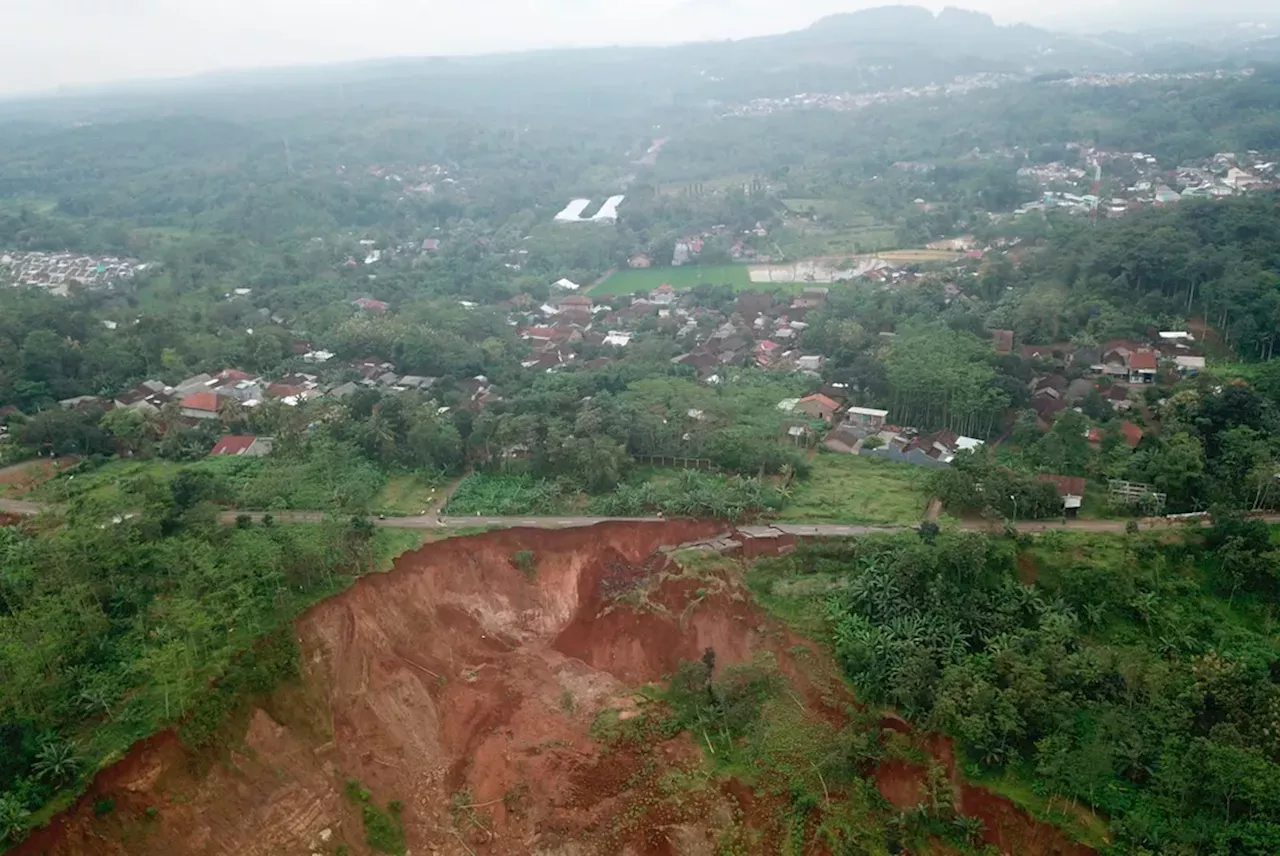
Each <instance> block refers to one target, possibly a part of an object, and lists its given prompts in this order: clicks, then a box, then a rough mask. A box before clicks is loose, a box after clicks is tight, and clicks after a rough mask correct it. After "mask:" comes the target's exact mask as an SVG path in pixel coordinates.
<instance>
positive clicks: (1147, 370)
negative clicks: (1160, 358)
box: [1129, 351, 1158, 383]
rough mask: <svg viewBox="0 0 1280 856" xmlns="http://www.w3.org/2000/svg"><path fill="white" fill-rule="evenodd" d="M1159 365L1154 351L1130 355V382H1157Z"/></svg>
mask: <svg viewBox="0 0 1280 856" xmlns="http://www.w3.org/2000/svg"><path fill="white" fill-rule="evenodd" d="M1157 370H1158V366H1157V363H1156V354H1155V352H1154V351H1138V352H1137V353H1133V354H1130V355H1129V383H1155V381H1156V372H1157Z"/></svg>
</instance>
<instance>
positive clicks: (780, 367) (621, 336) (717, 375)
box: [506, 281, 829, 384]
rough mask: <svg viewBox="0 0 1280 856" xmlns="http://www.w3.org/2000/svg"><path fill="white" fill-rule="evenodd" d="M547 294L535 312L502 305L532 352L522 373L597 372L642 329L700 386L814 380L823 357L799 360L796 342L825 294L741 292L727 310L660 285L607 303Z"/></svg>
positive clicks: (570, 293) (817, 290)
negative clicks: (668, 346)
mask: <svg viewBox="0 0 1280 856" xmlns="http://www.w3.org/2000/svg"><path fill="white" fill-rule="evenodd" d="M562 282H563V281H562ZM553 291H554V292H557V293H556V294H554V295H553V296H552V297H551V298H550V300H548V301H547V302H546V303H544V304H542V305H541V306H538V307H533V306H532V304H531V301H529V300H528V299H527V298H523V299H520V298H518V299H515V300H512V301H508V302H507V303H506V305H507V306H508V308H510V309H512V316H511V322H512V323H513V324H514V325H516V327H517V333H518V335H519V337H520V338H521V339H522V340H523V341H525V342H526V343H528V345H529V347H530V351H529V354H528V356H527V357H526V359H525V360H524V362H523V365H524V367H525V368H527V369H531V370H534V371H557V370H559V369H561V368H564V367H567V366H570V365H585V366H587V367H594V366H597V365H603V364H605V363H608V362H609V361H610V360H611V359H613V358H614V357H615V356H616V351H615V349H621V348H626V347H628V346H629V345H630V344H631V342H632V340H633V339H634V338H635V336H636V334H637V332H638V330H640V329H641V328H642V327H643V329H646V330H652V331H655V332H658V333H660V334H663V335H667V336H670V337H672V338H674V339H675V341H676V342H677V343H679V344H680V346H681V349H682V353H681V354H680V355H679V356H677V357H675V358H674V359H673V360H672V362H674V363H677V364H680V365H687V366H690V367H692V368H693V370H694V372H695V374H696V376H697V378H698V380H700V381H702V382H704V383H709V384H716V383H719V382H720V380H721V378H722V376H723V373H724V372H725V371H726V370H727V369H728V368H731V367H740V366H747V365H754V366H758V367H760V368H765V369H770V370H774V371H786V372H791V371H803V372H809V373H812V374H813V375H815V376H816V375H817V374H818V371H819V370H820V369H821V367H822V357H821V356H817V355H811V354H805V353H803V352H802V350H801V349H800V348H799V340H800V335H801V333H802V332H803V331H804V329H805V328H806V327H807V326H808V325H807V323H806V322H805V321H804V318H805V317H806V315H807V314H808V313H809V312H810V311H811V310H813V309H816V308H818V307H820V306H822V305H823V304H824V303H825V302H826V299H827V294H828V291H829V289H828V288H827V287H825V286H812V287H809V288H806V289H804V290H803V291H802V292H801V293H800V294H798V295H795V296H794V297H791V298H788V299H783V300H779V299H777V298H775V296H774V295H771V294H764V293H749V292H745V293H742V294H740V295H738V298H737V300H736V302H735V303H734V305H733V306H732V307H731V308H729V309H727V310H714V309H709V308H707V307H704V306H699V305H697V303H696V301H694V300H693V299H692V298H691V296H690V295H689V294H688V293H687V292H681V291H677V290H676V289H675V288H673V287H672V286H671V285H669V284H665V283H664V284H663V285H660V286H658V287H657V288H655V289H653V290H652V291H650V292H649V293H648V294H647V295H642V296H638V297H616V298H608V301H609V302H603V301H601V302H597V301H595V300H593V299H592V298H591V297H588V296H587V295H585V294H581V293H578V292H577V289H576V286H575V284H573V283H567V284H565V285H563V286H562V285H561V284H560V283H557V284H556V285H555V286H553ZM646 325H648V326H646ZM584 354H585V355H586V356H588V357H589V358H587V359H584Z"/></svg>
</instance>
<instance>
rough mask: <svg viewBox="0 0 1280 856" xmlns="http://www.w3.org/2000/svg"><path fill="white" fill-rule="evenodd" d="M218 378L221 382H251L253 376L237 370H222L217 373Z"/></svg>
mask: <svg viewBox="0 0 1280 856" xmlns="http://www.w3.org/2000/svg"><path fill="white" fill-rule="evenodd" d="M218 377H219V379H221V380H234V381H236V382H239V381H242V380H253V375H251V374H249V373H248V372H242V371H240V370H239V369H223V370H222V371H220V372H218Z"/></svg>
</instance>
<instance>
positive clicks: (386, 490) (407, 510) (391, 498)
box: [373, 475, 445, 517]
mask: <svg viewBox="0 0 1280 856" xmlns="http://www.w3.org/2000/svg"><path fill="white" fill-rule="evenodd" d="M444 489H445V488H444V481H443V480H439V479H433V478H429V477H424V476H418V475H401V476H392V477H391V478H390V479H388V480H387V483H386V485H385V486H384V487H383V488H382V490H381V491H380V492H379V493H378V495H377V496H376V497H374V499H373V511H374V512H375V513H378V514H392V515H396V516H403V517H414V516H416V515H419V514H421V513H422V512H423V511H424V510H428V511H429V510H430V509H432V508H433V507H434V506H435V504H436V502H437V501H438V500H439V499H440V497H441V492H442V491H443V490H444Z"/></svg>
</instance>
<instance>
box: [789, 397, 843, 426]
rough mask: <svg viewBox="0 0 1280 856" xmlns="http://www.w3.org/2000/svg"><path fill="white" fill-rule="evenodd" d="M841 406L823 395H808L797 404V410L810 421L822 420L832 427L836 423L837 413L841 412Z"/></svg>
mask: <svg viewBox="0 0 1280 856" xmlns="http://www.w3.org/2000/svg"><path fill="white" fill-rule="evenodd" d="M839 409H840V404H839V402H837V401H834V400H832V399H830V398H828V397H827V396H825V395H823V394H822V393H818V394H816V395H807V396H805V397H804V398H802V399H800V400H799V401H798V402H796V406H795V410H797V411H798V412H800V413H803V414H805V415H806V416H808V417H809V418H810V419H821V420H822V421H823V422H826V423H827V424H828V425H830V424H831V423H832V422H834V421H835V418H836V412H837V411H839Z"/></svg>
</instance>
